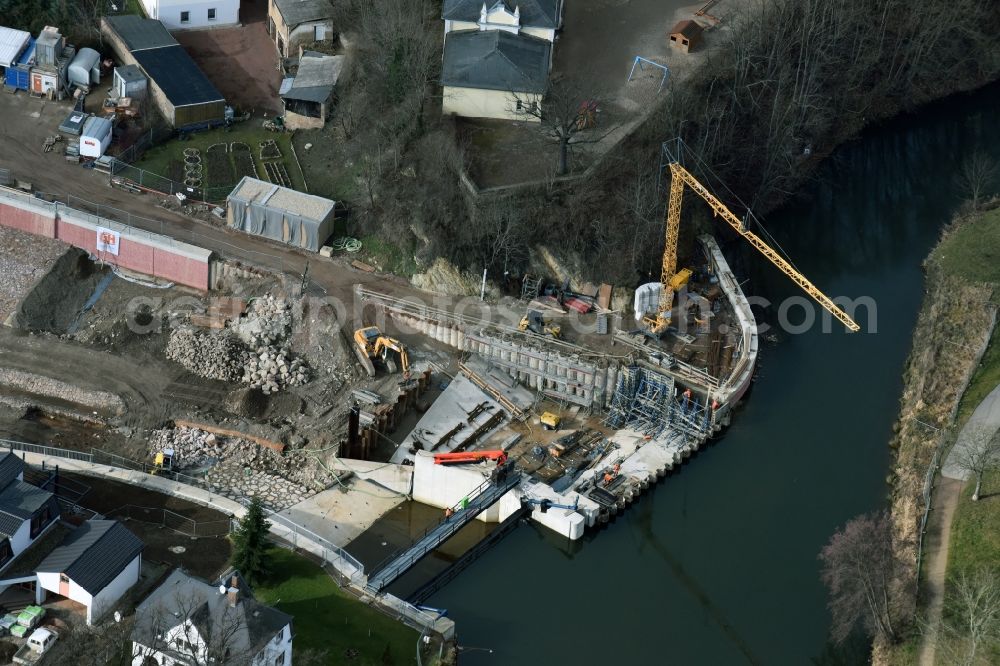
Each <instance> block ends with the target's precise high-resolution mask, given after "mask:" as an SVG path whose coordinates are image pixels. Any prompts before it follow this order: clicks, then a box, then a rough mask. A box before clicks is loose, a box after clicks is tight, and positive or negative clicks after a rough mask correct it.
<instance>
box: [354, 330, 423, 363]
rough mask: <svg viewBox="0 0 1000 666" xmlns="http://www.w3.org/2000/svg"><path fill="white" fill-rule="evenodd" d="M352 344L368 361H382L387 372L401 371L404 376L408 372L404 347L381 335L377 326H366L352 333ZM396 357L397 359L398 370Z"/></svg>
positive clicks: (408, 360)
mask: <svg viewBox="0 0 1000 666" xmlns="http://www.w3.org/2000/svg"><path fill="white" fill-rule="evenodd" d="M354 342H355V344H357V345H358V349H359V350H360V351H361V353H362V354H363V355H364V357H365V358H367V359H369V360H373V359H376V358H379V359H382V361H383V362H384V363H385V367H386V368H388V370H389V372H396V370H397V369H402V371H403V373H404V374H406V373H408V372H409V371H410V356H409V354H407V352H406V347H405V346H403V343H402V342H400V341H399V340H397V339H395V338H390V337H388V336H386V335H382V331H380V330H379V328H378V326H368V327H367V328H359V329H358V330H356V331H354ZM390 352H393V353H390ZM396 357H399V367H398V368H397V366H396Z"/></svg>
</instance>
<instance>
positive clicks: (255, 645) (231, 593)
mask: <svg viewBox="0 0 1000 666" xmlns="http://www.w3.org/2000/svg"><path fill="white" fill-rule="evenodd" d="M135 613H136V625H135V629H134V630H133V632H132V648H133V649H132V655H133V657H132V665H133V666H152V665H153V664H155V665H156V666H174V665H175V664H176V665H181V664H189V663H199V664H204V663H209V662H212V661H215V660H221V659H224V658H226V657H228V659H229V660H232V661H234V662H236V663H241V664H244V663H245V664H248V665H249V666H291V664H292V618H291V616H290V615H286V614H285V613H282V612H281V611H279V610H276V609H274V608H271V607H270V606H264V605H262V604H259V603H257V601H256V600H255V599H254V598H253V594H252V592H251V591H250V587H249V586H248V585H247V584H246V582H245V581H244V580H243V579H242V577H241V576H240V575H239V573H238V572H235V571H233V572H229V573H227V574H226V575H224V576H222V578H221V579H220V580H219V581H218V582H217V583H216V584H214V585H210V584H209V583H206V582H204V581H202V580H199V579H197V578H193V577H191V576H189V575H187V574H186V573H184V572H183V571H180V570H175V571H174V572H173V573H171V574H170V576H168V577H167V579H166V580H165V581H164V582H163V584H162V585H160V586H159V587H158V588H156V590H154V591H153V593H152V594H150V595H149V597H147V599H146V600H145V601H143V602H142V603H141V604H140V605H139V607H138V608H136V611H135Z"/></svg>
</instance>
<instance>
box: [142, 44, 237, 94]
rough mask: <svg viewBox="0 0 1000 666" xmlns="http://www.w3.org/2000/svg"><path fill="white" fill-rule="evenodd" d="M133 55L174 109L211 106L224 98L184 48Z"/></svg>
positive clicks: (148, 51)
mask: <svg viewBox="0 0 1000 666" xmlns="http://www.w3.org/2000/svg"><path fill="white" fill-rule="evenodd" d="M132 55H133V56H134V57H135V60H136V62H137V63H139V66H140V67H142V69H143V71H145V72H146V74H148V75H149V78H150V79H151V80H152V81H154V82H155V83H156V86H157V87H158V88H159V89H160V90H162V91H163V94H164V95H165V96H166V98H167V99H168V100H169V101H170V103H171V104H172V105H174V106H175V107H178V106H192V105H195V104H209V103H211V102H221V101H223V99H224V98H223V97H222V93H220V92H219V91H218V89H217V88H216V87H215V86H214V85H212V82H211V81H209V80H208V77H207V76H205V73H204V72H202V71H201V69H199V68H198V65H196V64H195V62H194V60H192V59H191V56H189V55H188V52H187V51H185V50H184V48H183V47H181V46H165V47H163V48H160V49H146V50H144V51H136V52H133V53H132Z"/></svg>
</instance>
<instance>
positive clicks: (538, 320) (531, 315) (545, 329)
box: [517, 310, 562, 340]
mask: <svg viewBox="0 0 1000 666" xmlns="http://www.w3.org/2000/svg"><path fill="white" fill-rule="evenodd" d="M517 330H519V331H522V332H524V331H531V332H532V333H534V334H535V335H541V336H546V335H547V336H549V337H552V338H555V339H557V340H558V339H559V337H560V336H561V335H562V327H561V326H559V324H554V323H552V322H551V321H547V320H545V319H544V318H542V315H541V313H540V312H536V311H534V310H531V311H529V312H528V314H527V315H525V316H524V317H521V323H519V324H518V325H517Z"/></svg>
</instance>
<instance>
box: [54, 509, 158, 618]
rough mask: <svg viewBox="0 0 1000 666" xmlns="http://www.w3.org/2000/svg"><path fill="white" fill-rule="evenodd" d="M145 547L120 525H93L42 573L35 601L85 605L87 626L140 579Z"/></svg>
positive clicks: (58, 551)
mask: <svg viewBox="0 0 1000 666" xmlns="http://www.w3.org/2000/svg"><path fill="white" fill-rule="evenodd" d="M142 549H143V543H142V541H141V540H140V539H139V537H137V536H135V535H134V534H132V532H131V531H130V530H129V529H128V528H127V527H125V526H124V525H122V524H121V523H119V522H118V521H116V520H89V521H87V522H86V523H84V524H83V525H81V526H80V527H77V528H76V529H75V530H73V531H72V532H71V533H70V534H69V536H68V537H66V540H65V541H63V543H62V545H60V546H58V547H57V548H56V549H55V550H53V551H52V552H51V553H49V555H48V557H46V558H45V559H44V560H43V561H42V563H41V564H40V565H38V568H37V569H36V575H37V576H38V585H37V586H36V588H35V600H36V602H37V603H39V604H41V603H42V602H43V601H44V600H45V597H46V595H47V593H50V594H58V595H60V596H62V597H65V598H67V599H69V600H70V601H75V602H76V603H78V604H81V605H82V606H83V607H84V608H85V609H86V612H87V624H94V622H95V621H97V620H99V619H101V617H102V616H103V615H104V614H105V613H106V612H108V611H109V610H110V609H111V608H113V607H114V605H115V604H116V603H117V602H118V600H119V599H121V598H122V596H124V594H125V593H126V592H128V590H129V589H130V588H131V587H132V586H133V585H135V584H136V583H137V582H138V580H139V569H140V568H141V566H142Z"/></svg>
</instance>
